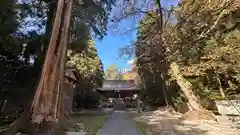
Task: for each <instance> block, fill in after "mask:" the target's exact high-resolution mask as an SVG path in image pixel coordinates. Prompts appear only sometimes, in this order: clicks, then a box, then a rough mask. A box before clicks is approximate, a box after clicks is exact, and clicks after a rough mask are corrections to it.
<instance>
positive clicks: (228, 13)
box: [0, 0, 240, 133]
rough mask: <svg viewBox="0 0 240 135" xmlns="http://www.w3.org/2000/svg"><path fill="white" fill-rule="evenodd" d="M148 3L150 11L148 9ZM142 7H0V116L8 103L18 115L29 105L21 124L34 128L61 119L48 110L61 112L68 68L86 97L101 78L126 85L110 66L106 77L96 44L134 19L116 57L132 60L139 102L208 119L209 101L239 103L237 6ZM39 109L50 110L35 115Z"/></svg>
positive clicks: (51, 1) (12, 2) (46, 0)
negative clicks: (131, 34) (130, 36)
mask: <svg viewBox="0 0 240 135" xmlns="http://www.w3.org/2000/svg"><path fill="white" fill-rule="evenodd" d="M140 3H142V1H141V2H140ZM148 3H154V4H152V6H150V8H145V7H146V5H145V4H148ZM118 4H119V3H118ZM145 4H142V5H141V4H139V1H135V0H134V1H124V2H122V3H121V2H120V8H119V7H118V8H119V9H120V12H119V14H118V15H116V17H114V18H109V15H110V13H111V10H112V8H113V7H117V6H116V1H114V0H100V1H94V0H80V1H73V0H69V1H65V0H21V1H17V0H1V4H0V65H1V66H0V72H1V74H0V105H1V109H2V107H3V105H4V104H5V102H6V101H7V102H8V105H9V104H10V105H11V106H13V107H11V108H14V109H15V110H23V108H24V106H26V105H27V104H28V103H29V102H30V104H31V107H30V108H31V109H28V111H25V112H28V115H25V116H26V117H28V118H26V119H27V120H26V121H30V119H31V120H32V121H34V122H35V123H37V124H36V125H39V124H40V123H44V122H45V121H44V120H46V119H47V118H48V116H47V115H50V116H52V117H51V118H52V119H51V120H49V121H48V122H49V123H51V124H52V123H54V122H53V121H54V120H55V119H57V118H61V117H60V114H59V113H58V111H55V110H54V109H52V108H54V107H55V109H56V110H61V106H60V107H59V104H60V103H61V101H60V100H59V99H58V97H57V96H59V97H61V89H62V87H61V86H62V84H61V83H62V82H61V81H62V76H63V75H62V74H63V72H64V66H65V64H66V62H70V63H73V64H74V65H76V68H77V72H78V73H79V74H80V80H79V81H80V85H79V89H80V90H85V91H86V93H87V94H86V96H87V97H88V98H89V95H91V94H89V93H88V92H89V91H90V92H92V90H93V89H95V88H97V87H101V85H102V83H103V79H104V77H105V78H114V79H119V80H120V79H124V77H123V76H122V75H121V74H120V73H119V72H118V71H117V69H116V67H114V66H111V67H109V68H108V69H107V71H106V74H105V75H104V70H103V64H102V62H101V60H100V58H99V57H98V53H97V49H96V47H95V43H94V39H102V38H103V37H104V36H105V35H106V31H107V25H108V22H109V20H112V22H115V23H118V22H119V21H121V20H122V19H125V18H127V17H128V16H135V15H137V14H141V15H142V17H141V19H140V21H139V22H137V23H138V25H137V40H136V42H134V43H133V44H131V45H130V46H126V47H123V48H122V49H121V50H122V51H123V52H122V54H123V55H130V56H131V55H133V56H134V57H135V59H136V60H135V61H134V64H133V65H134V67H135V68H136V69H137V70H134V71H133V72H137V74H138V77H136V78H133V79H136V80H137V81H138V82H139V83H138V84H140V85H141V86H142V87H143V90H142V91H141V94H140V96H141V99H142V100H143V101H144V102H145V103H146V104H147V105H150V106H152V107H154V108H157V107H159V106H166V105H167V106H173V108H175V109H176V110H180V108H179V106H180V105H185V106H187V107H188V108H190V110H194V111H195V112H196V113H200V114H203V115H208V116H213V115H214V114H213V113H212V111H214V112H216V106H215V104H214V102H213V101H215V100H223V99H236V98H237V96H236V95H237V94H239V93H240V88H239V87H240V31H239V28H240V22H239V20H240V1H239V0H181V1H179V3H178V5H176V6H172V7H164V6H162V4H161V1H160V0H152V1H146V2H145ZM54 37H55V39H54ZM129 50H131V51H129ZM116 53H117V52H116ZM122 54H121V55H122ZM65 57H67V58H65ZM47 90H48V91H47ZM55 93H58V94H55ZM46 95H47V96H46ZM56 95H57V96H56ZM33 97H34V98H33ZM47 99H48V100H47ZM60 99H61V98H60ZM32 100H33V101H32ZM50 101H51V102H50ZM186 103H188V104H186ZM44 105H46V106H44ZM42 106H44V107H46V108H47V111H46V110H44V109H46V108H44V107H43V108H44V109H37V108H38V107H40V108H41V107H42ZM59 108H60V109H59ZM15 110H11V109H10V110H9V112H12V111H15ZM209 110H211V111H209ZM1 112H2V110H1ZM42 112H47V113H46V114H47V115H45V114H44V115H43V114H42ZM59 112H60V111H59ZM38 116H39V117H38ZM23 117H24V115H23ZM30 117H31V118H30ZM21 120H22V119H21ZM24 120H25V119H24ZM48 122H47V124H49V123H48ZM0 124H1V123H0ZM51 124H50V125H51ZM22 125H24V124H22ZM36 125H34V126H33V128H32V129H34V127H35V126H36ZM53 127H54V126H53ZM21 128H22V127H21ZM31 132H33V133H35V132H36V131H34V130H33V131H31Z"/></svg>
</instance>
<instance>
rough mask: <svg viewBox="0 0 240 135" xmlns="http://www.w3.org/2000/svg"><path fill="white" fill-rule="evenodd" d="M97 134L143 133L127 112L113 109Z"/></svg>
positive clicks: (134, 134)
mask: <svg viewBox="0 0 240 135" xmlns="http://www.w3.org/2000/svg"><path fill="white" fill-rule="evenodd" d="M97 135H143V133H142V132H141V130H140V129H138V128H137V126H136V123H135V121H133V120H132V119H131V118H130V117H129V115H128V112H125V111H115V112H113V113H112V115H111V116H110V118H109V119H108V120H107V121H106V122H105V123H104V126H103V128H101V129H100V130H99V132H98V134H97Z"/></svg>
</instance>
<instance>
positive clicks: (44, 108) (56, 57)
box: [4, 0, 73, 135]
mask: <svg viewBox="0 0 240 135" xmlns="http://www.w3.org/2000/svg"><path fill="white" fill-rule="evenodd" d="M72 3H73V1H72V0H58V3H57V11H56V15H55V20H54V25H53V29H52V34H51V38H50V42H49V46H48V50H47V53H46V58H45V60H44V65H43V69H42V73H41V78H40V81H39V84H38V87H37V89H36V93H35V95H34V97H33V99H32V102H31V103H30V105H29V106H28V108H27V109H26V110H25V112H24V113H23V114H22V116H21V117H20V119H19V120H17V121H16V123H15V124H13V125H12V127H10V129H9V130H8V131H7V132H6V133H5V134H4V135H12V134H14V133H15V132H18V131H19V130H21V131H27V133H28V134H30V135H56V134H57V131H56V130H57V127H58V124H59V122H60V121H61V119H62V116H63V109H64V108H63V93H64V91H63V72H64V65H65V59H66V51H67V43H68V28H69V23H70V17H71V10H72ZM63 9H64V10H65V11H63ZM63 14H64V15H63ZM62 20H64V22H63V23H62V22H61V21H62ZM61 24H62V25H61ZM60 30H62V31H61V32H60ZM60 34H61V36H59V35H60ZM58 41H60V43H58Z"/></svg>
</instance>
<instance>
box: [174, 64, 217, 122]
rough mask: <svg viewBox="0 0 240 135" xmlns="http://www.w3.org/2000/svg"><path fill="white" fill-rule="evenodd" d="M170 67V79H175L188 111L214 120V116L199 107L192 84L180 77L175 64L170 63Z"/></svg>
mask: <svg viewBox="0 0 240 135" xmlns="http://www.w3.org/2000/svg"><path fill="white" fill-rule="evenodd" d="M170 67H171V73H172V77H173V78H175V79H176V81H177V83H178V85H179V87H180V88H181V90H182V91H183V93H184V95H185V97H186V98H187V99H188V104H189V107H190V109H192V110H193V111H194V112H195V113H198V114H199V115H202V116H200V117H201V118H203V119H212V118H213V119H214V120H215V117H214V114H213V113H212V112H210V111H208V110H206V109H205V108H203V107H202V106H201V104H200V102H199V100H198V99H197V97H196V96H195V94H194V93H193V87H192V84H191V83H190V82H188V81H187V80H186V79H185V78H184V77H183V76H182V75H181V73H180V71H179V67H178V65H177V63H176V62H172V63H171V65H170Z"/></svg>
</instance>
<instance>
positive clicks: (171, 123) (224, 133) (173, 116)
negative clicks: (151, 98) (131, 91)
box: [131, 110, 240, 135]
mask: <svg viewBox="0 0 240 135" xmlns="http://www.w3.org/2000/svg"><path fill="white" fill-rule="evenodd" d="M131 116H132V117H133V119H134V120H135V121H136V123H137V125H138V127H139V128H140V129H141V130H142V131H143V132H144V133H145V135H149V134H150V133H151V135H162V134H166V135H237V134H240V130H239V129H238V128H237V127H236V124H234V123H232V121H230V120H228V118H229V117H227V116H218V122H215V121H210V120H209V121H196V120H195V121H191V120H185V119H181V118H182V114H179V113H175V112H170V111H166V110H157V111H153V112H144V113H142V114H136V113H135V114H133V113H132V114H131Z"/></svg>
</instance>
